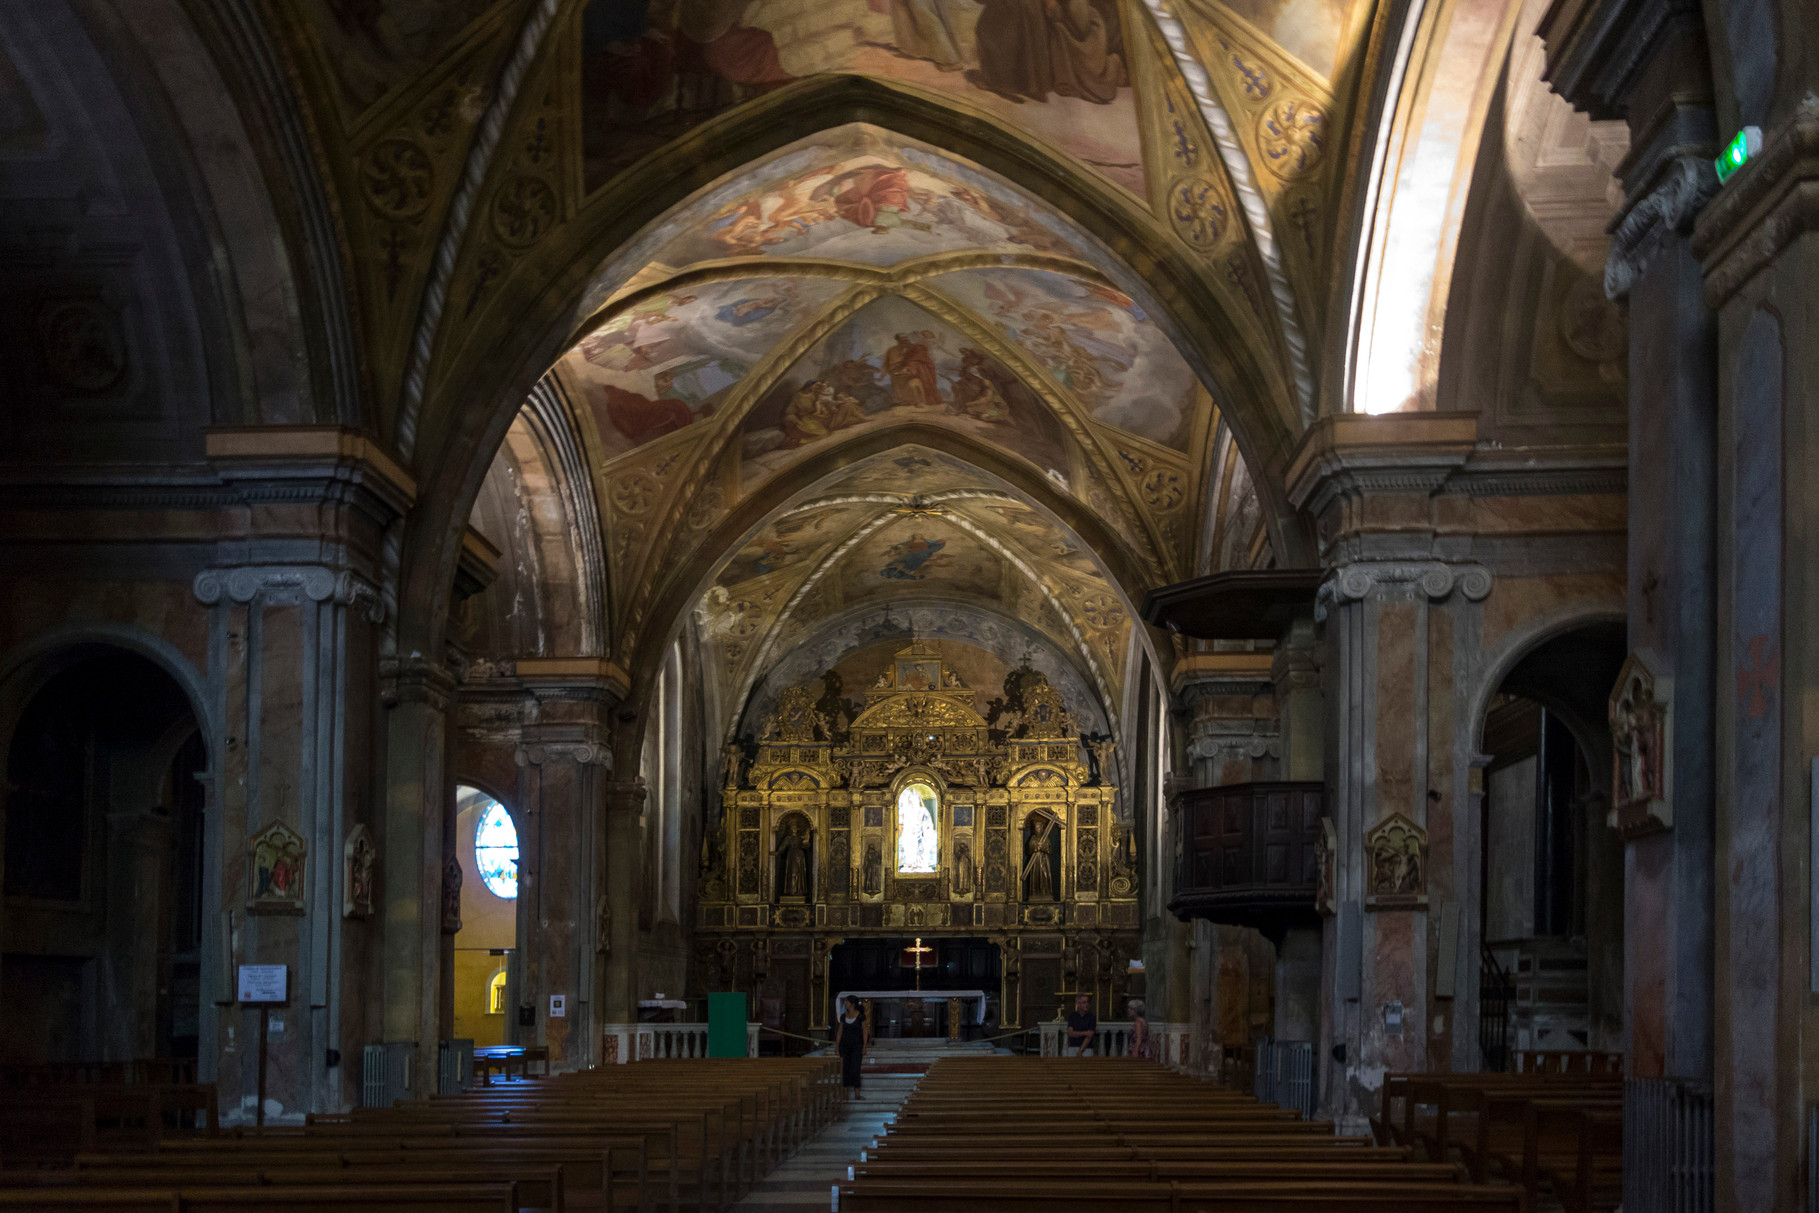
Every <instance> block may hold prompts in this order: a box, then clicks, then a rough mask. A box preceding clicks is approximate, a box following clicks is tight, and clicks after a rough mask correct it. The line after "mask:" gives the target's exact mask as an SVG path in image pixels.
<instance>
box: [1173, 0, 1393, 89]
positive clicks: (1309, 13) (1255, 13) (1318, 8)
mask: <svg viewBox="0 0 1819 1213" xmlns="http://www.w3.org/2000/svg"><path fill="white" fill-rule="evenodd" d="M1208 7H1210V8H1215V9H1217V8H1226V9H1229V10H1230V11H1231V12H1232V13H1235V14H1236V15H1237V16H1239V17H1241V18H1243V19H1244V20H1245V21H1247V22H1249V23H1250V25H1251V27H1252V28H1254V29H1255V30H1256V31H1257V32H1258V33H1260V34H1262V35H1263V36H1264V37H1266V38H1268V39H1270V40H1271V41H1272V42H1274V43H1275V44H1276V45H1277V46H1279V47H1281V48H1282V49H1283V50H1285V51H1287V52H1288V53H1289V54H1291V55H1293V56H1295V58H1297V59H1299V60H1301V62H1302V63H1304V64H1306V65H1307V66H1308V67H1311V68H1313V69H1314V70H1315V71H1316V72H1319V73H1320V74H1321V75H1322V76H1324V77H1326V79H1327V80H1329V81H1330V80H1332V79H1333V78H1334V77H1335V76H1337V75H1338V74H1339V68H1340V66H1341V58H1340V56H1341V54H1342V52H1343V49H1344V46H1345V39H1346V35H1347V33H1348V29H1347V25H1348V23H1349V22H1350V20H1351V16H1352V13H1353V12H1354V11H1355V10H1356V9H1358V8H1359V7H1360V5H1359V3H1358V0H1224V3H1223V4H1211V3H1209V5H1208Z"/></svg>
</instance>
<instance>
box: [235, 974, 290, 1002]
mask: <svg viewBox="0 0 1819 1213" xmlns="http://www.w3.org/2000/svg"><path fill="white" fill-rule="evenodd" d="M289 974H290V969H289V968H288V967H287V966H285V965H241V966H240V1001H241V1002H283V1001H284V1000H285V999H286V997H288V995H287V993H286V986H287V984H288V982H287V979H288V977H289Z"/></svg>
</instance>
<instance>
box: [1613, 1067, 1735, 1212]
mask: <svg viewBox="0 0 1819 1213" xmlns="http://www.w3.org/2000/svg"><path fill="white" fill-rule="evenodd" d="M1713 1149H1714V1139H1713V1116H1712V1089H1711V1086H1710V1085H1709V1084H1705V1083H1695V1082H1687V1081H1684V1080H1681V1079H1675V1078H1632V1079H1629V1080H1627V1081H1626V1082H1625V1083H1624V1084H1623V1207H1624V1208H1625V1209H1627V1210H1636V1211H1637V1213H1644V1211H1646V1213H1711V1211H1712V1206H1713V1203H1714V1201H1713V1191H1714V1183H1713V1166H1712V1154H1713Z"/></svg>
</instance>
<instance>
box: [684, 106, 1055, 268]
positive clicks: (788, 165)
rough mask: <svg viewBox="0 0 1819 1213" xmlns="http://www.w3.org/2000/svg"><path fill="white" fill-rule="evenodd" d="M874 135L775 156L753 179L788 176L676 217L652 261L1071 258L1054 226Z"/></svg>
mask: <svg viewBox="0 0 1819 1213" xmlns="http://www.w3.org/2000/svg"><path fill="white" fill-rule="evenodd" d="M881 134H882V132H877V131H875V130H873V129H872V128H867V127H846V128H842V129H841V130H840V131H835V132H832V133H831V134H830V136H829V138H828V140H827V141H826V142H825V143H823V142H821V141H820V140H817V141H816V143H817V145H814V146H810V147H808V148H803V149H799V150H797V151H795V152H789V153H782V154H780V155H779V156H778V158H777V159H776V160H775V161H773V162H771V163H770V164H768V165H766V166H764V167H763V168H761V169H760V170H759V173H760V176H759V180H763V179H764V177H765V176H766V175H768V173H769V172H775V171H777V170H779V169H782V170H783V171H785V172H787V174H788V175H787V176H784V177H783V178H782V179H781V180H776V181H767V182H766V183H765V184H763V185H762V187H761V188H758V189H752V190H749V191H748V192H746V193H744V194H742V195H739V196H737V197H735V198H733V199H731V200H730V201H723V202H718V203H716V204H715V205H714V206H713V207H712V208H711V209H707V210H706V213H705V214H689V215H685V216H682V217H680V218H679V220H678V221H677V222H675V223H672V224H671V225H668V226H669V227H671V228H675V227H680V228H682V230H681V231H679V232H678V233H677V234H675V235H674V236H673V238H670V239H669V240H668V241H667V242H666V243H665V244H663V245H662V247H661V248H659V249H658V250H657V252H656V253H655V254H654V256H653V258H652V260H653V262H654V263H655V264H658V265H664V266H670V267H681V266H687V265H693V264H695V263H697V262H702V261H713V260H716V259H719V258H724V257H758V256H764V257H796V258H810V257H813V258H823V259H828V260H837V261H851V262H856V263H859V264H862V265H876V266H891V265H896V264H898V263H899V262H903V261H907V260H909V259H910V258H912V257H926V256H929V255H931V254H934V253H945V252H952V251H954V250H956V249H983V250H990V251H995V252H1005V253H1016V252H1028V251H1034V252H1040V253H1060V254H1064V255H1067V256H1072V257H1078V256H1080V249H1079V246H1078V242H1077V241H1076V240H1075V239H1073V238H1070V236H1069V234H1068V233H1067V232H1066V231H1065V229H1062V228H1061V225H1059V224H1054V223H1049V224H1044V223H1043V222H1042V221H1041V220H1039V219H1038V218H1037V217H1036V215H1035V213H1033V212H1032V210H1031V208H1030V207H1029V205H1028V204H1027V203H1025V202H1024V201H1022V200H1021V199H1018V198H1016V197H1014V196H1013V195H1012V194H1011V193H1010V192H1009V191H1008V190H1005V189H1002V188H1000V189H996V190H989V189H981V188H979V187H978V186H977V185H975V184H972V183H969V182H966V181H962V180H958V179H957V178H956V177H955V175H953V174H952V173H951V172H943V171H942V170H944V169H948V168H949V166H948V165H946V164H944V163H943V162H942V158H940V157H935V156H928V155H919V154H917V149H915V148H913V147H903V146H897V147H892V146H889V144H888V143H882V142H881V140H880V135H881ZM899 142H900V141H899ZM871 145H877V146H871ZM805 165H806V167H805ZM747 180H748V184H749V179H747ZM685 225H686V226H685Z"/></svg>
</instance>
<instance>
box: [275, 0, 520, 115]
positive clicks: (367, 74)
mask: <svg viewBox="0 0 1819 1213" xmlns="http://www.w3.org/2000/svg"><path fill="white" fill-rule="evenodd" d="M511 7H513V5H511V4H510V3H501V2H500V0H306V3H304V4H303V5H302V6H301V8H302V10H303V12H304V14H306V16H307V23H308V28H309V29H310V30H311V31H313V33H314V35H315V37H316V39H317V41H318V43H319V45H320V47H321V51H322V58H323V61H324V62H326V63H327V64H328V65H329V67H330V72H331V74H332V76H333V79H334V82H335V86H336V90H337V93H338V97H337V99H338V100H339V101H340V102H341V104H342V106H343V107H345V109H346V110H347V111H348V112H349V113H351V114H359V113H360V112H361V111H363V110H365V109H366V108H367V107H368V106H370V105H372V104H373V102H375V101H377V100H379V99H380V98H381V97H383V96H384V95H385V94H386V93H388V92H390V91H391V90H392V89H393V88H395V87H397V86H398V85H399V84H402V83H404V82H405V81H407V80H409V79H411V77H413V76H414V75H416V74H417V73H418V72H419V71H421V70H422V69H423V68H424V67H426V66H427V65H428V64H430V63H431V62H432V61H433V60H434V59H436V58H437V57H438V56H439V55H440V54H441V53H442V52H443V51H445V50H446V49H447V48H448V47H450V46H451V45H454V44H456V43H458V42H460V41H462V39H460V38H459V35H460V34H461V33H462V32H463V30H465V29H466V28H467V26H468V25H469V24H470V23H472V22H473V21H475V19H477V18H479V17H481V16H482V15H484V14H485V13H487V12H488V11H489V10H499V9H509V8H511ZM476 100H477V99H476Z"/></svg>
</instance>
